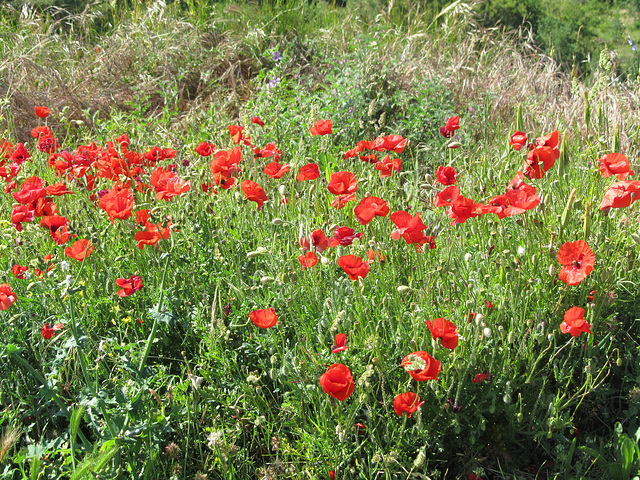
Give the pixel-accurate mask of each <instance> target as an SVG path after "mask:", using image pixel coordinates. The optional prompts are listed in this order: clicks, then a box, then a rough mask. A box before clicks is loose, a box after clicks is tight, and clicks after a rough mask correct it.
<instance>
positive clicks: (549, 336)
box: [547, 333, 554, 343]
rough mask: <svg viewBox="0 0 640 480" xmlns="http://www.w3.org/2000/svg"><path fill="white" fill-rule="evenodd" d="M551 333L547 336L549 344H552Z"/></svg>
mask: <svg viewBox="0 0 640 480" xmlns="http://www.w3.org/2000/svg"><path fill="white" fill-rule="evenodd" d="M553 337H554V336H553V333H550V334H549V335H547V340H549V343H551V342H553Z"/></svg>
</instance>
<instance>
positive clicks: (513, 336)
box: [507, 330, 518, 343]
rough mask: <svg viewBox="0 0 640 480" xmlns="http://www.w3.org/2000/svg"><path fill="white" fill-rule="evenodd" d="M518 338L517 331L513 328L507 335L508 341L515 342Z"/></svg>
mask: <svg viewBox="0 0 640 480" xmlns="http://www.w3.org/2000/svg"><path fill="white" fill-rule="evenodd" d="M517 339H518V335H517V334H516V332H514V331H513V330H511V331H510V332H509V335H508V336H507V341H508V342H509V343H515V342H516V340H517Z"/></svg>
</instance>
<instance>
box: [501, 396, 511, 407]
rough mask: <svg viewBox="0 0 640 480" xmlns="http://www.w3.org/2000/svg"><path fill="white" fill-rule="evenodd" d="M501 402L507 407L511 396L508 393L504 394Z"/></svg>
mask: <svg viewBox="0 0 640 480" xmlns="http://www.w3.org/2000/svg"><path fill="white" fill-rule="evenodd" d="M502 401H503V402H504V403H506V404H507V405H509V404H510V403H511V395H509V394H508V393H505V394H504V397H502Z"/></svg>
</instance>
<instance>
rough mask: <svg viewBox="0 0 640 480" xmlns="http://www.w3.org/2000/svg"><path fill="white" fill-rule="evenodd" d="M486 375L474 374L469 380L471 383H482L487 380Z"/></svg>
mask: <svg viewBox="0 0 640 480" xmlns="http://www.w3.org/2000/svg"><path fill="white" fill-rule="evenodd" d="M487 377H488V375H487V374H486V373H476V374H475V375H474V377H473V380H471V382H472V383H482V382H484V381H485V380H486V379H487Z"/></svg>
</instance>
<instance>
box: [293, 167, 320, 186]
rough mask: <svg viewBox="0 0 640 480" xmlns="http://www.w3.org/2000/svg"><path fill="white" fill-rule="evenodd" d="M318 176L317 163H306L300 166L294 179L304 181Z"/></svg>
mask: <svg viewBox="0 0 640 480" xmlns="http://www.w3.org/2000/svg"><path fill="white" fill-rule="evenodd" d="M319 176H320V168H319V167H318V164H317V163H307V164H306V165H304V166H303V167H300V173H298V175H296V180H297V181H299V182H304V181H305V180H315V179H316V178H318V177H319Z"/></svg>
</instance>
